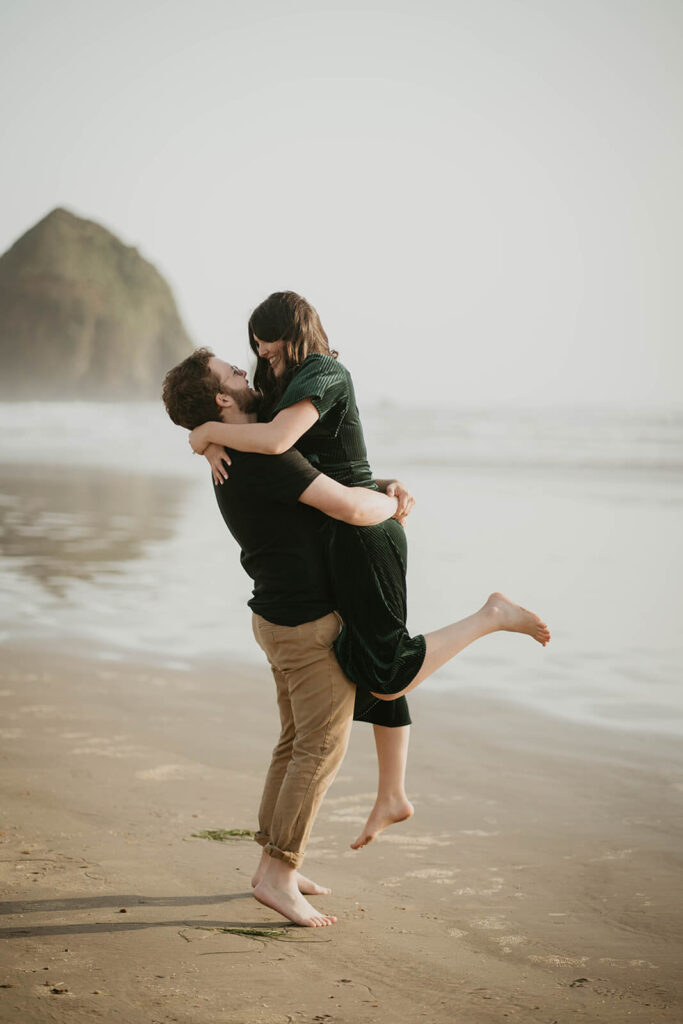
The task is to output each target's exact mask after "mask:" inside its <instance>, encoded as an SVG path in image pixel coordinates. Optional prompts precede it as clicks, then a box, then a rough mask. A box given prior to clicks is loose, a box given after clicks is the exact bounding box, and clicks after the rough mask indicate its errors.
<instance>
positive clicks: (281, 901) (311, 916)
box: [254, 880, 337, 928]
mask: <svg viewBox="0 0 683 1024" xmlns="http://www.w3.org/2000/svg"><path fill="white" fill-rule="evenodd" d="M254 896H255V897H256V899H257V900H258V901H259V903H262V904H263V906H264V907H270V909H271V910H276V911H277V912H278V914H282V916H283V917H286V918H287V919H288V920H289V921H292V922H293V923H294V924H299V925H301V926H302V927H304V928H324V927H325V926H326V925H328V924H334V923H335V921H336V920H337V918H336V917H333V916H332V915H331V914H321V913H320V911H318V910H316V909H315V907H314V906H312V905H311V904H310V903H309V902H308V900H307V899H306V898H305V897H304V896H303V895H302V894H301V893H300V892H299V891H298V889H295V888H294V887H292V888H289V887H287V888H282V889H280V888H276V887H275V886H274V885H271V884H270V883H269V882H267V881H265V880H263V881H261V882H259V884H258V885H257V886H256V887H255V889H254Z"/></svg>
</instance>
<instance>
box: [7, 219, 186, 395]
mask: <svg viewBox="0 0 683 1024" xmlns="http://www.w3.org/2000/svg"><path fill="white" fill-rule="evenodd" d="M191 349H192V343H191V341H190V339H189V337H188V335H187V333H186V331H185V328H184V327H183V324H182V322H181V320H180V317H179V315H178V311H177V309H176V305H175V301H174V299H173V295H172V293H171V289H170V288H169V286H168V285H167V283H166V282H165V281H164V279H163V278H162V277H161V275H160V274H159V273H158V271H157V270H155V268H154V267H153V266H152V264H151V263H148V262H147V260H145V259H143V258H142V256H141V255H140V254H139V252H138V251H137V249H134V248H132V247H131V246H127V245H124V244H123V243H122V242H121V241H119V239H118V238H116V237H115V236H114V235H113V234H112V233H111V232H110V231H107V230H106V229H105V228H103V227H101V226H100V225H99V224H95V223H94V222H93V221H89V220H83V219H82V218H80V217H76V216H74V214H72V213H70V212H69V211H68V210H63V209H56V210H53V211H52V213H50V214H48V216H47V217H45V218H44V220H41V221H40V222H39V223H38V224H36V225H35V227H33V228H31V229H30V231H27V232H26V234H25V235H23V236H22V237H21V238H20V239H19V240H18V241H17V242H15V243H14V245H13V246H12V247H11V249H9V250H8V251H7V252H6V253H5V254H4V255H3V256H2V257H0V365H1V367H2V369H1V372H0V398H1V399H4V400H7V399H65V398H78V399H142V398H156V397H158V396H159V393H160V389H161V380H162V378H163V375H164V373H165V372H166V370H167V369H168V368H169V367H170V366H172V365H173V364H174V363H176V362H178V361H179V360H180V359H182V358H183V357H184V356H185V355H187V354H188V353H189V352H190V351H191Z"/></svg>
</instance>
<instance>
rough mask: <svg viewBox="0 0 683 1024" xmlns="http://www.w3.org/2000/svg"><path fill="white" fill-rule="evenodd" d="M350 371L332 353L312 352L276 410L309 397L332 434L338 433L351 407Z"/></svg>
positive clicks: (334, 435) (288, 386)
mask: <svg viewBox="0 0 683 1024" xmlns="http://www.w3.org/2000/svg"><path fill="white" fill-rule="evenodd" d="M349 394H350V386H349V374H348V370H347V369H346V367H344V366H342V364H341V363H339V362H338V361H337V360H336V359H335V358H334V357H333V356H326V355H322V354H319V353H317V352H316V353H313V355H310V356H308V357H307V358H306V359H305V360H304V361H303V363H302V364H301V366H300V367H299V369H298V370H297V371H296V373H295V374H294V376H293V377H292V379H291V381H290V382H289V384H288V385H287V389H286V391H285V393H284V395H283V396H282V398H281V399H280V401H279V402H278V404H277V405H276V406H275V411H274V414H276V413H278V412H281V410H282V409H288V408H289V406H291V405H295V404H296V403H297V402H301V401H303V399H304V398H310V400H311V401H312V402H313V405H314V406H315V407H316V409H317V410H318V413H319V414H320V420H321V422H322V423H323V425H324V426H325V427H326V428H327V430H328V431H329V433H330V434H331V435H332V437H336V436H337V434H338V433H339V428H340V426H341V424H342V422H343V420H344V417H345V416H346V413H347V410H348V407H349Z"/></svg>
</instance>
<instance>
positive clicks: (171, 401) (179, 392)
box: [161, 348, 223, 430]
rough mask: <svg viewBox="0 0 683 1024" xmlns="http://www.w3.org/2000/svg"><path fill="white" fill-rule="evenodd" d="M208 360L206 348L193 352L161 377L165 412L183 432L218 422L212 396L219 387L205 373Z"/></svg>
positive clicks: (210, 373)
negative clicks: (209, 422) (162, 379)
mask: <svg viewBox="0 0 683 1024" xmlns="http://www.w3.org/2000/svg"><path fill="white" fill-rule="evenodd" d="M212 357H213V352H212V351H211V349H210V348H198V349H195V351H194V352H193V353H192V355H191V356H188V357H187V359H183V361H182V363H178V365H177V366H174V367H173V369H172V370H169V371H168V373H167V374H166V376H165V377H164V384H163V390H162V392H161V397H162V399H163V401H164V405H165V406H166V412H167V413H168V415H169V416H170V417H171V419H172V420H173V422H174V423H177V424H178V426H180V427H185V428H186V429H187V430H194V428H195V427H198V426H199V425H200V424H201V423H207V422H208V421H209V420H219V421H220V418H221V414H220V409H219V408H218V406H217V404H216V395H218V394H220V392H221V390H222V388H223V385H222V384H221V380H220V377H219V376H218V374H216V373H214V372H213V371H212V370H210V369H209V359H211V358H212Z"/></svg>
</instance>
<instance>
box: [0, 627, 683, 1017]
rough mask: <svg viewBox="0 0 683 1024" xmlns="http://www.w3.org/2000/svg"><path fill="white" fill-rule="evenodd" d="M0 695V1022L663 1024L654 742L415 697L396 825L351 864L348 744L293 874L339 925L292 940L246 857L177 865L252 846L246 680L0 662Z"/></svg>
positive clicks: (102, 665)
mask: <svg viewBox="0 0 683 1024" xmlns="http://www.w3.org/2000/svg"><path fill="white" fill-rule="evenodd" d="M0 691H1V693H2V696H1V697H0V702H1V703H0V708H2V714H1V722H2V725H1V726H0V738H1V739H2V748H3V755H2V805H3V808H4V815H3V824H2V834H1V835H0V842H1V844H2V845H1V847H0V868H1V869H2V870H1V873H0V877H1V878H2V888H3V893H4V895H3V900H4V902H3V904H2V909H3V917H2V924H1V925H0V930H1V938H2V960H1V963H2V966H1V967H0V986H2V987H0V1020H1V1021H8V1022H9V1021H12V1022H16V1021H18V1020H22V1021H28V1022H32V1021H51V1020H62V1019H69V1020H73V1021H80V1020H83V1021H85V1020H86V1019H88V1020H90V1019H97V1020H103V1021H112V1022H113V1021H117V1022H121V1024H128V1022H129V1024H150V1022H156V1021H160V1022H161V1021H163V1022H165V1021H179V1022H197V1024H199V1022H201V1024H209V1022H214V1021H215V1022H225V1024H256V1022H259V1024H271V1022H272V1024H276V1022H277V1024H286V1022H297V1024H298V1022H314V1021H315V1022H327V1024H336V1022H344V1024H355V1022H365V1021H368V1022H369V1021H377V1020H381V1021H393V1020H405V1021H411V1022H412V1021H418V1020H426V1021H430V1022H432V1021H435V1022H441V1021H443V1022H446V1021H448V1022H452V1021H458V1022H463V1024H479V1022H481V1024H488V1022H489V1021H490V1022H493V1021H496V1022H502V1021H506V1022H507V1021H520V1022H522V1021H524V1022H538V1024H541V1022H543V1024H550V1022H553V1021H557V1022H558V1024H560V1022H562V1024H564V1022H568V1021H573V1020H585V1021H589V1022H591V1024H601V1022H608V1021H609V1022H619V1024H622V1022H624V1021H632V1022H638V1024H660V1022H667V1024H675V1022H679V1021H680V1020H681V1019H682V1018H683V998H682V995H683V993H682V989H683V983H682V981H681V972H680V964H681V961H682V959H683V948H682V946H683V943H682V942H681V939H682V933H683V917H682V915H681V902H682V900H681V881H680V879H681V874H680V869H681V859H682V857H681V850H682V849H683V844H682V843H681V834H682V832H683V826H682V819H681V808H682V806H683V752H681V749H680V743H677V742H676V741H675V740H673V739H668V738H667V737H665V736H661V735H660V736H657V737H656V738H655V737H650V736H647V735H645V734H638V733H634V732H626V731H617V730H608V729H602V728H598V727H596V726H588V725H580V724H576V723H568V722H566V721H562V720H561V719H559V718H557V719H555V718H552V717H546V716H544V715H542V714H540V713H537V712H532V711H529V710H527V709H525V708H523V707H520V706H515V705H512V704H507V703H506V702H504V701H503V700H498V699H486V700H484V699H482V698H477V697H474V696H472V695H471V694H467V695H466V696H464V695H460V696H457V695H456V696H454V697H453V698H452V699H444V696H443V695H442V694H436V693H431V692H428V691H427V692H424V693H418V694H416V695H415V696H414V698H413V701H412V709H413V717H414V719H415V728H414V731H413V742H412V748H411V753H410V771H409V780H408V782H409V785H408V790H409V793H410V795H411V797H412V799H413V800H414V803H415V805H416V815H415V817H414V819H412V820H411V821H410V822H407V823H404V824H401V825H399V826H396V827H395V828H394V829H392V830H390V831H388V832H387V833H385V834H384V835H383V836H382V837H381V838H380V839H379V840H378V841H377V842H376V843H375V844H373V845H372V846H370V847H368V848H367V849H365V850H363V851H360V852H357V853H356V852H353V851H351V850H349V849H348V844H349V842H351V841H352V840H353V838H354V837H355V836H356V834H357V832H358V830H359V828H360V827H361V825H362V823H363V821H364V817H365V814H366V813H367V811H368V810H369V807H370V805H371V802H372V797H373V791H374V782H375V771H376V769H375V761H374V753H373V750H372V740H371V732H370V730H369V729H367V728H363V727H360V726H356V727H355V729H354V733H353V737H352V743H351V747H350V750H349V753H348V755H347V758H346V761H345V762H344V765H343V767H342V770H341V773H340V775H339V777H338V779H337V780H336V782H335V784H334V786H333V787H332V789H331V790H330V793H329V795H328V797H327V799H326V801H325V803H324V805H323V809H322V811H321V814H320V816H319V819H318V823H317V825H316V828H315V831H314V834H313V839H312V843H311V846H310V848H309V856H308V858H307V862H306V869H307V871H308V873H309V874H311V875H312V877H314V878H316V879H317V880H319V881H321V882H324V883H327V884H329V885H331V886H332V888H333V895H331V896H328V897H321V898H319V900H318V904H319V906H320V908H321V909H324V910H326V911H329V912H331V913H335V914H337V915H338V916H339V918H340V920H339V923H338V924H337V925H335V926H334V927H332V928H329V929H320V930H316V931H313V930H309V929H299V928H282V926H283V925H284V921H283V920H282V919H280V918H279V917H278V915H276V914H274V913H272V912H270V911H268V910H267V909H266V908H265V907H262V906H260V905H259V904H257V903H256V901H255V900H254V899H253V898H252V897H251V895H250V885H249V878H250V873H251V870H252V867H253V865H254V863H255V860H256V854H257V852H258V851H257V848H256V846H255V844H253V843H250V842H245V841H231V842H226V843H219V842H212V841H208V840H206V839H201V838H194V837H193V833H196V832H199V831H201V830H204V829H218V828H224V829H241V828H253V827H254V825H255V817H254V815H255V809H256V806H257V802H258V797H259V793H260V786H261V781H262V776H263V771H264V768H265V765H266V763H267V758H268V755H269V751H270V748H271V746H272V743H273V741H274V739H275V736H276V732H277V725H276V714H275V706H274V700H273V692H272V683H271V680H270V677H269V675H268V672H267V669H266V667H265V666H264V668H263V669H262V670H255V669H253V668H251V667H247V668H240V667H238V666H235V665H233V666H231V667H228V666H227V665H226V664H225V663H223V664H218V665H213V666H211V665H206V666H204V667H201V668H199V669H198V670H197V671H195V672H192V673H190V672H186V671H174V670H172V669H169V668H158V667H155V666H154V665H153V664H152V663H151V662H150V663H147V664H143V663H140V664H135V663H132V662H131V663H128V662H123V661H121V662H104V661H102V660H96V659H94V658H90V657H89V656H88V655H87V654H85V653H84V654H79V655H76V654H67V653H63V652H62V653H57V652H54V651H53V652H50V651H48V650H47V649H45V648H43V649H41V650H36V649H34V650H29V649H20V648H14V649H11V648H9V647H5V648H3V670H2V676H1V680H0ZM222 928H255V929H264V928H266V929H268V928H273V929H277V933H276V934H275V935H272V936H253V935H245V934H234V933H226V932H224V931H221V930H220V929H222ZM281 928H282V930H280V929H281Z"/></svg>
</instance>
